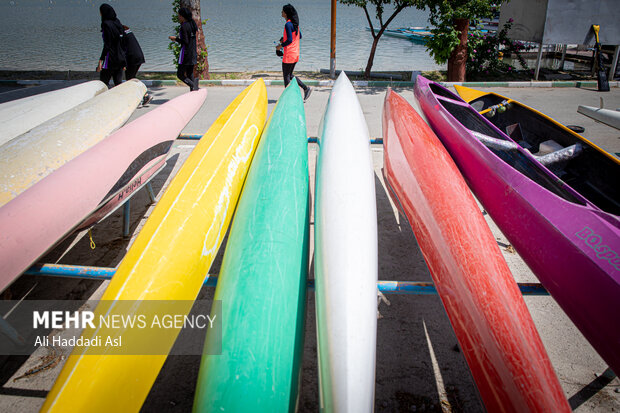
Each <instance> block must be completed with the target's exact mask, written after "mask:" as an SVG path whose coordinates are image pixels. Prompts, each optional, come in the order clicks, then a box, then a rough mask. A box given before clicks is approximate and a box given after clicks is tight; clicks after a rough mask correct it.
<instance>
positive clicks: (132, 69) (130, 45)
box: [123, 25, 153, 105]
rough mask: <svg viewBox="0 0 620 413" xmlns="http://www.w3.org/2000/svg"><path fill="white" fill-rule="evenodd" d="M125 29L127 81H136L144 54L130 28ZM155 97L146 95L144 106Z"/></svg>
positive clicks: (124, 43)
mask: <svg viewBox="0 0 620 413" xmlns="http://www.w3.org/2000/svg"><path fill="white" fill-rule="evenodd" d="M123 29H124V34H125V36H124V41H123V49H124V50H125V56H126V58H127V67H126V68H125V80H130V79H134V78H135V77H136V75H137V74H138V70H139V69H140V66H141V65H142V63H144V62H145V60H144V53H142V48H141V47H140V43H138V39H136V36H135V35H134V34H133V32H132V31H131V29H129V27H127V26H125V25H123ZM152 99H153V97H152V96H151V95H149V94H148V93H146V94H145V95H144V98H143V99H142V105H147V104H148V103H149V102H150V101H151V100H152Z"/></svg>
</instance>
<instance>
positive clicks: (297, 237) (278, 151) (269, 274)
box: [194, 83, 309, 412]
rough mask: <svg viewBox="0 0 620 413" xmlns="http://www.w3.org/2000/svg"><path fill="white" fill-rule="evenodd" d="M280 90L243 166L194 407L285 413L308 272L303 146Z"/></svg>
mask: <svg viewBox="0 0 620 413" xmlns="http://www.w3.org/2000/svg"><path fill="white" fill-rule="evenodd" d="M299 90H300V89H299V87H298V86H297V84H296V83H291V85H290V86H289V87H287V88H286V89H285V91H284V92H283V94H282V95H281V96H280V99H279V100H278V103H277V105H276V106H275V108H274V109H273V112H272V115H271V117H270V119H269V121H268V123H267V126H266V127H265V129H264V131H263V136H262V137H261V141H260V143H259V145H258V148H257V149H256V154H255V155H254V160H253V161H252V165H251V166H250V170H249V172H248V176H247V179H246V182H245V184H244V188H243V192H242V194H241V198H240V200H239V205H238V206H237V211H236V212H235V218H234V221H233V224H232V227H231V230H230V234H229V236H228V242H227V244H226V245H227V246H226V252H225V254H224V260H223V262H222V266H221V268H220V272H219V276H218V283H217V287H216V289H215V297H214V300H216V301H218V300H220V301H221V302H222V319H223V320H226V322H225V323H224V325H223V327H222V338H221V342H222V344H221V345H222V351H221V354H217V355H209V354H208V352H207V349H209V348H212V346H214V345H215V342H217V341H218V340H219V339H220V338H219V337H211V336H210V334H211V333H207V338H206V343H205V354H204V355H203V356H202V362H201V366H200V373H199V375H198V383H197V386H196V396H195V400H194V411H196V412H202V411H264V412H276V411H277V412H284V411H290V412H294V411H295V410H296V406H297V397H298V388H299V376H300V372H301V370H300V368H301V360H302V355H303V338H304V319H305V304H306V303H305V301H306V276H307V272H308V235H309V223H308V219H309V199H308V194H309V192H308V184H309V183H308V179H309V178H308V161H307V159H308V144H307V138H306V136H307V135H306V122H305V114H304V107H303V101H302V97H301V93H300V91H299ZM212 342H213V343H212Z"/></svg>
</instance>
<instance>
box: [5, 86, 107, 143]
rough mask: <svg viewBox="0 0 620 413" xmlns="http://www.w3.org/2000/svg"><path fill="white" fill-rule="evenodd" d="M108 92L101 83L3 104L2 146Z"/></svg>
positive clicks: (55, 91)
mask: <svg viewBox="0 0 620 413" xmlns="http://www.w3.org/2000/svg"><path fill="white" fill-rule="evenodd" d="M106 90H108V88H107V86H106V85H105V84H104V83H103V82H100V81H99V80H93V81H90V82H85V83H80V84H79V85H75V86H71V87H67V88H64V89H60V90H54V91H52V92H47V93H41V94H39V95H35V96H29V97H26V98H22V99H16V100H12V101H10V102H6V103H2V104H0V145H4V144H5V143H7V142H8V141H10V140H11V139H13V138H15V137H17V136H19V135H21V134H22V133H26V132H28V131H29V130H30V129H32V128H34V127H35V126H38V125H40V124H42V123H43V122H46V121H48V120H50V119H52V118H53V117H55V116H58V115H60V114H61V113H64V112H66V111H68V110H69V109H72V108H74V107H76V106H77V105H79V104H80V103H84V102H86V101H87V100H88V99H91V98H93V97H95V96H97V95H98V94H100V93H103V92H105V91H106Z"/></svg>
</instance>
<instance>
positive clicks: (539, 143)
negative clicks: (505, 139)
mask: <svg viewBox="0 0 620 413" xmlns="http://www.w3.org/2000/svg"><path fill="white" fill-rule="evenodd" d="M480 102H482V105H481V104H480ZM502 102H505V98H503V97H501V96H497V95H493V94H488V95H485V96H482V97H480V98H478V99H475V100H474V101H472V103H471V104H472V107H473V108H474V109H476V110H479V111H485V110H487V112H485V114H484V116H485V117H486V118H487V119H488V120H489V122H491V123H492V124H493V125H495V126H496V127H497V128H498V129H499V130H501V131H502V132H505V133H506V135H507V136H509V137H510V138H511V139H512V140H513V141H515V142H517V143H518V144H519V145H520V146H522V147H523V148H525V149H527V150H528V151H529V152H530V153H532V154H533V155H534V156H535V157H536V158H537V160H538V161H539V162H541V163H542V164H543V165H545V166H546V167H547V168H548V169H549V170H551V171H552V172H553V173H554V174H555V175H556V176H558V177H559V178H561V179H562V180H563V181H564V182H566V183H567V184H568V185H569V186H570V187H571V188H573V189H574V190H575V191H577V192H579V193H580V194H581V195H583V196H584V197H585V198H586V199H588V200H589V201H590V202H592V203H593V204H595V205H597V206H598V207H599V208H601V209H602V210H603V211H605V212H608V213H611V214H614V215H620V185H618V182H620V163H619V162H616V161H614V160H613V159H611V158H610V157H608V156H606V155H605V154H604V153H602V152H601V151H600V150H599V149H598V148H595V147H594V146H593V145H591V144H590V143H589V142H588V141H587V140H585V139H582V138H581V137H580V136H579V135H577V134H575V133H573V132H572V131H570V130H569V129H567V128H565V127H564V126H562V125H560V124H558V123H557V122H555V121H553V120H552V119H550V118H548V117H546V116H544V115H542V114H540V113H538V112H536V111H534V110H532V109H530V108H528V107H526V106H523V105H521V104H520V103H518V102H514V101H510V102H509V103H508V104H507V105H504V109H503V110H498V109H493V110H488V109H489V108H491V107H493V106H497V105H502ZM479 107H480V108H479Z"/></svg>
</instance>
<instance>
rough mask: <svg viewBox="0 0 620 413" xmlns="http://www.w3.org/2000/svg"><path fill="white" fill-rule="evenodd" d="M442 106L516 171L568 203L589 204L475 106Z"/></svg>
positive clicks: (450, 103)
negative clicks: (490, 121)
mask: <svg viewBox="0 0 620 413" xmlns="http://www.w3.org/2000/svg"><path fill="white" fill-rule="evenodd" d="M438 101H439V103H441V105H442V106H443V107H444V108H445V109H446V110H447V111H448V112H449V113H450V114H451V115H452V116H453V117H454V118H455V119H456V120H457V121H458V122H459V123H460V124H461V125H463V126H464V127H465V128H467V129H468V130H469V132H470V134H471V135H472V136H473V137H474V138H475V139H476V140H478V141H480V142H481V143H482V144H484V145H485V146H486V147H487V148H488V149H489V150H490V151H491V152H493V153H494V154H495V155H497V156H498V157H499V158H500V159H502V160H503V161H504V162H506V163H507V164H508V165H510V166H511V167H512V168H514V169H515V170H517V171H518V172H520V173H521V174H523V175H525V176H527V177H528V178H530V179H531V180H532V181H534V182H536V183H537V184H538V185H540V186H542V187H543V188H545V189H547V190H548V191H550V192H552V193H554V194H556V195H557V196H559V197H561V198H563V199H565V200H566V201H569V202H572V203H575V204H579V205H586V200H585V199H583V198H582V197H581V196H579V194H577V193H575V192H574V191H572V190H571V189H570V188H567V186H566V184H564V182H562V181H561V180H559V179H557V177H555V176H554V175H553V174H552V173H550V172H549V171H548V170H546V169H545V168H544V167H542V165H540V164H539V163H538V162H536V160H535V158H534V157H532V156H528V155H527V154H526V152H525V151H524V149H523V148H522V147H520V146H519V145H517V144H516V143H515V142H514V141H512V140H511V139H509V138H508V137H507V136H506V135H504V134H502V133H500V132H499V131H497V130H495V129H494V128H492V127H491V126H489V125H488V124H487V123H486V122H485V121H484V120H483V119H482V118H481V117H480V115H479V114H478V113H477V112H476V111H475V110H474V109H473V108H472V107H471V106H463V105H460V104H457V102H454V103H453V102H450V101H449V100H447V99H438Z"/></svg>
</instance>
